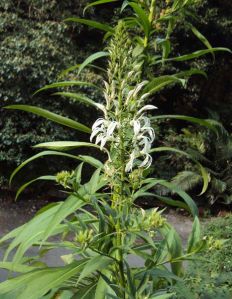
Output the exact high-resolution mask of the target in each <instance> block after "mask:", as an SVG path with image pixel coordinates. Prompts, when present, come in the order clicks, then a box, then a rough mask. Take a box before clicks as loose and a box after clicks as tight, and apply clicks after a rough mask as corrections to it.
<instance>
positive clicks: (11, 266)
mask: <svg viewBox="0 0 232 299" xmlns="http://www.w3.org/2000/svg"><path fill="white" fill-rule="evenodd" d="M0 269H5V270H9V271H11V272H18V273H27V272H29V271H32V270H35V269H38V268H37V267H33V266H27V265H23V264H17V263H12V262H0Z"/></svg>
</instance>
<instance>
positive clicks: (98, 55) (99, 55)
mask: <svg viewBox="0 0 232 299" xmlns="http://www.w3.org/2000/svg"><path fill="white" fill-rule="evenodd" d="M107 56H109V53H108V52H103V51H101V52H97V53H94V54H92V55H90V56H89V57H88V58H86V59H85V61H84V62H83V63H82V64H81V65H80V66H79V70H78V75H79V74H80V73H81V71H82V70H83V69H84V68H85V67H86V66H87V65H89V64H90V63H92V62H93V61H95V60H97V59H99V58H102V57H107Z"/></svg>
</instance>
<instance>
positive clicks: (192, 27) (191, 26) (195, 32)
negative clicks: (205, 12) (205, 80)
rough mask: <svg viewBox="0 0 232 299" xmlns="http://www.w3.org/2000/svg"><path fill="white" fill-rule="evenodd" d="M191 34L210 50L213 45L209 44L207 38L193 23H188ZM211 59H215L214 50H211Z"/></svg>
mask: <svg viewBox="0 0 232 299" xmlns="http://www.w3.org/2000/svg"><path fill="white" fill-rule="evenodd" d="M189 25H190V28H191V30H192V32H193V34H194V35H195V36H196V37H197V38H198V39H199V40H200V41H201V42H202V43H203V44H204V45H205V46H206V47H207V48H208V49H209V50H211V51H212V49H213V47H212V46H211V44H210V42H209V41H208V39H207V38H206V37H205V36H204V35H203V34H202V33H201V32H200V31H199V30H198V29H197V28H196V27H194V26H193V25H191V24H189ZM212 56H213V59H215V55H214V52H212Z"/></svg>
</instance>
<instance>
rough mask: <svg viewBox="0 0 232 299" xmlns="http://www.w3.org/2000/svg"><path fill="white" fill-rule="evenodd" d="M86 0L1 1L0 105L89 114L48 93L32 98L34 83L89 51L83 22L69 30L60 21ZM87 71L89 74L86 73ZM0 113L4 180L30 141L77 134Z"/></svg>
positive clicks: (31, 118) (23, 116)
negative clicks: (33, 106) (74, 0)
mask: <svg viewBox="0 0 232 299" xmlns="http://www.w3.org/2000/svg"><path fill="white" fill-rule="evenodd" d="M86 3H87V1H85V0H82V1H77V2H76V3H75V4H74V3H73V1H58V0H55V1H43V4H41V1H38V0H33V1H29V0H27V1H16V0H15V1H10V0H9V1H1V3H0V33H1V34H0V39H1V47H0V56H1V61H0V99H1V102H0V108H2V107H3V106H6V105H9V104H13V103H14V104H16V103H17V104H29V105H38V106H41V107H43V108H46V109H50V110H51V111H53V112H56V113H57V112H58V113H61V114H62V115H64V116H70V117H72V118H74V119H77V120H79V119H81V118H85V119H86V118H88V119H90V115H87V114H85V115H83V111H82V108H83V107H82V106H81V105H80V106H79V107H78V106H77V107H76V106H75V107H74V105H73V104H71V103H70V102H69V101H67V100H62V98H61V97H55V96H53V97H52V96H50V92H47V93H40V94H38V95H35V96H34V97H33V93H34V92H35V91H36V90H37V89H38V88H40V87H43V86H44V85H45V84H48V83H51V82H55V81H56V80H57V76H58V75H59V73H60V72H61V71H62V70H64V69H65V68H67V67H69V66H70V65H73V64H76V63H80V62H82V61H83V59H84V58H85V57H86V56H88V53H89V52H88V51H91V50H92V48H91V47H92V46H89V45H88V44H89V38H91V37H88V34H86V36H85V40H83V37H82V34H83V26H79V27H78V28H75V33H74V32H73V30H72V27H71V26H70V25H67V24H65V23H64V22H63V20H64V19H65V18H66V17H68V16H71V15H72V14H75V15H77V16H78V15H81V13H82V10H83V7H84V6H85V5H86ZM96 46H97V45H95V47H96ZM87 76H89V77H91V76H92V77H93V75H91V73H89V74H87ZM54 92H55V91H54ZM0 113H1V118H0V176H3V177H4V178H6V179H7V180H8V178H9V174H10V172H11V171H12V169H14V168H15V166H16V165H18V164H19V163H21V162H22V161H23V160H24V159H26V158H27V157H28V156H30V155H31V154H33V153H34V152H35V151H34V150H32V149H31V146H32V145H33V144H36V143H40V142H45V141H48V140H55V139H58V140H63V139H70V140H72V139H74V138H75V139H77V136H75V135H74V134H73V133H71V131H70V130H67V129H65V128H63V127H62V126H59V125H54V124H52V123H50V122H49V121H44V120H42V119H41V118H39V117H35V116H33V115H31V114H26V113H25V114H24V113H23V114H21V113H17V112H14V113H12V112H9V111H6V110H4V109H1V111H0ZM90 122H91V121H90ZM65 167H67V166H64V168H65ZM35 169H36V167H35ZM45 169H46V167H44V171H45Z"/></svg>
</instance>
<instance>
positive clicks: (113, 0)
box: [83, 0, 118, 14]
mask: <svg viewBox="0 0 232 299" xmlns="http://www.w3.org/2000/svg"><path fill="white" fill-rule="evenodd" d="M111 2H118V0H99V1H94V2H92V3H90V4H88V5H86V7H85V9H84V10H83V14H85V12H86V10H87V9H89V8H90V7H93V6H96V5H101V4H106V3H111Z"/></svg>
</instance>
